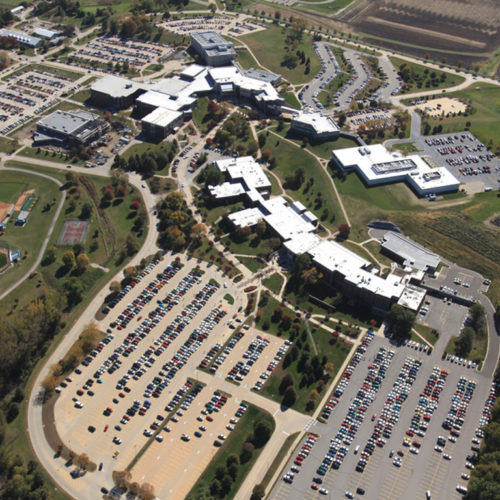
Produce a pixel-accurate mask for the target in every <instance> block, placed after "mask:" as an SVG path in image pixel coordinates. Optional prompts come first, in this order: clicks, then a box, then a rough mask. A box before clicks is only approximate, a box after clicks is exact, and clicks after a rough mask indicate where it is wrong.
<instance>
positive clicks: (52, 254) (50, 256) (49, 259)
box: [43, 246, 57, 266]
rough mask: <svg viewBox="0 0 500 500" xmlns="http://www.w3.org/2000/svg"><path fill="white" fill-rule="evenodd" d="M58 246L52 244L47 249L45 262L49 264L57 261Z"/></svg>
mask: <svg viewBox="0 0 500 500" xmlns="http://www.w3.org/2000/svg"><path fill="white" fill-rule="evenodd" d="M56 251H57V250H56V247H54V246H51V247H49V248H47V250H46V251H45V256H44V258H43V264H44V265H47V266H48V265H49V264H52V263H53V262H55V261H56Z"/></svg>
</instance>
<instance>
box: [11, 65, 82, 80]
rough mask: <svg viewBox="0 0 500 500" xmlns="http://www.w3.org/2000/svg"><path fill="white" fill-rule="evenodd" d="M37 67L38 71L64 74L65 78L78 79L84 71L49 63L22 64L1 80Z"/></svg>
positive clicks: (58, 74)
mask: <svg viewBox="0 0 500 500" xmlns="http://www.w3.org/2000/svg"><path fill="white" fill-rule="evenodd" d="M34 69H38V70H40V71H47V72H49V73H52V74H53V75H57V76H64V77H65V78H69V79H71V80H73V81H74V80H78V79H79V78H81V77H82V76H84V73H80V72H79V71H71V70H68V69H63V68H59V67H56V66H51V65H50V64H26V65H25V66H22V67H21V68H19V69H17V70H16V71H14V72H12V73H10V74H9V75H7V76H4V77H3V78H2V80H9V79H10V78H12V77H13V76H16V75H18V74H19V73H23V72H25V71H30V70H34Z"/></svg>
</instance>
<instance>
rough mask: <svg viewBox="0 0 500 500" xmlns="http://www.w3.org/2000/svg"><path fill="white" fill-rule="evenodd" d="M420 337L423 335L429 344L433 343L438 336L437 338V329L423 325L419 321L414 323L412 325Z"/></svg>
mask: <svg viewBox="0 0 500 500" xmlns="http://www.w3.org/2000/svg"><path fill="white" fill-rule="evenodd" d="M413 328H414V329H415V330H416V331H417V332H418V333H419V334H420V335H421V336H422V337H424V339H425V340H427V342H429V344H431V345H434V344H435V343H436V342H437V340H438V338H439V332H438V331H437V330H434V329H433V328H430V327H428V326H425V325H421V324H420V323H415V325H414V327H413ZM433 331H435V332H436V334H437V335H436V334H434V333H433Z"/></svg>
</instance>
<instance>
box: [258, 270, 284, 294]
mask: <svg viewBox="0 0 500 500" xmlns="http://www.w3.org/2000/svg"><path fill="white" fill-rule="evenodd" d="M262 284H263V285H264V286H265V287H266V288H269V290H271V291H272V292H274V293H279V292H280V290H281V287H282V286H283V277H282V276H280V275H279V274H278V273H274V274H271V276H269V278H266V279H265V280H263V281H262Z"/></svg>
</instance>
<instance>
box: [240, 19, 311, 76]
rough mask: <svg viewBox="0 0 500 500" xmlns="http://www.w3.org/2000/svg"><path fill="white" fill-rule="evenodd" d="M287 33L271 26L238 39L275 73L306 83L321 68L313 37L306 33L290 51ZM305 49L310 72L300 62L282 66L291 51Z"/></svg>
mask: <svg viewBox="0 0 500 500" xmlns="http://www.w3.org/2000/svg"><path fill="white" fill-rule="evenodd" d="M285 38H286V35H284V34H283V33H282V32H281V28H280V27H277V26H270V27H269V29H267V30H266V31H258V32H256V33H252V34H250V35H244V36H241V37H239V38H238V39H239V40H241V41H242V42H244V43H246V44H247V45H248V47H249V48H250V50H251V51H252V52H253V54H254V55H255V57H256V58H257V59H258V61H259V63H260V64H261V65H262V66H264V67H266V68H267V69H269V70H271V71H273V72H274V73H279V74H281V75H282V76H283V78H284V79H286V80H288V81H289V82H291V83H306V82H308V81H310V80H311V78H313V76H314V75H315V74H317V73H318V72H319V70H320V69H321V64H320V62H319V59H318V58H317V57H316V53H315V52H314V48H313V46H312V38H311V36H309V35H306V34H304V35H303V36H302V40H301V42H300V43H299V44H298V45H297V47H295V48H294V50H293V52H289V47H288V46H287V45H286V44H285ZM298 50H300V51H304V54H305V57H306V60H307V58H310V60H311V65H310V72H309V73H304V70H305V65H304V64H298V65H297V66H296V67H295V68H293V69H289V68H287V67H286V66H282V65H281V62H282V61H283V59H284V57H285V56H286V55H288V54H289V53H290V54H291V53H293V54H295V52H296V51H298Z"/></svg>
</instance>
